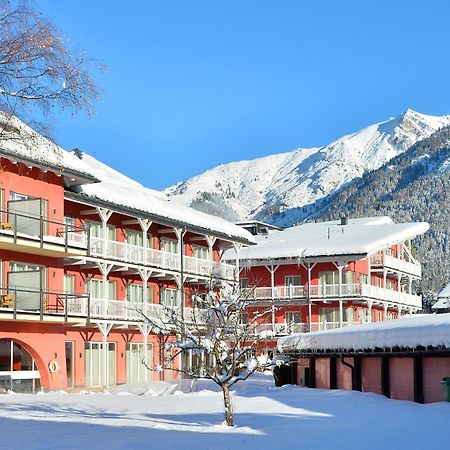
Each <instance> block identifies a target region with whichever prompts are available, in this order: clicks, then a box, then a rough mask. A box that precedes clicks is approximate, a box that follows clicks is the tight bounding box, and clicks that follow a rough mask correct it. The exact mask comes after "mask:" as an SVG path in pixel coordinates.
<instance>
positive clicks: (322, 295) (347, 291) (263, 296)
mask: <svg viewBox="0 0 450 450" xmlns="http://www.w3.org/2000/svg"><path fill="white" fill-rule="evenodd" d="M242 295H244V296H247V297H248V298H249V300H255V301H258V300H261V301H264V300H274V301H277V300H280V301H283V300H287V301H288V300H290V299H292V300H295V299H306V298H308V295H309V297H310V298H311V299H313V300H317V299H324V300H332V299H339V298H346V299H347V298H361V299H372V300H375V301H383V302H389V303H394V304H400V305H404V306H408V307H415V308H422V297H421V296H420V295H415V294H410V293H408V292H401V291H396V290H392V289H385V288H381V287H378V286H372V285H369V284H362V283H361V284H359V283H351V284H341V286H339V285H338V284H318V285H311V286H310V287H309V293H308V286H275V287H274V288H271V287H258V288H253V289H252V288H246V289H243V290H242Z"/></svg>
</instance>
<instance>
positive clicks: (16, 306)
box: [0, 286, 89, 321]
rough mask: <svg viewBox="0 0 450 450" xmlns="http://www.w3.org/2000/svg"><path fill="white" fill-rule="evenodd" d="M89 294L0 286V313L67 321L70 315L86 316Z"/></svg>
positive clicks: (13, 316) (15, 316)
mask: <svg viewBox="0 0 450 450" xmlns="http://www.w3.org/2000/svg"><path fill="white" fill-rule="evenodd" d="M88 304H89V296H88V295H87V294H83V295H75V294H71V293H67V292H55V291H47V290H45V289H40V288H27V287H21V286H8V287H5V288H0V314H6V315H8V316H11V317H12V318H13V319H16V318H17V317H22V316H25V315H26V316H28V317H31V318H33V319H34V320H45V321H68V318H69V316H70V317H86V316H87V305H88Z"/></svg>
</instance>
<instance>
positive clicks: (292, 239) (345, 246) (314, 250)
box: [225, 216, 429, 261]
mask: <svg viewBox="0 0 450 450" xmlns="http://www.w3.org/2000/svg"><path fill="white" fill-rule="evenodd" d="M428 229H429V225H428V223H425V222H415V223H393V221H392V219H390V218H389V217H385V216H382V217H365V218H361V219H349V220H348V224H347V225H340V221H330V222H320V223H305V224H302V225H298V226H295V227H291V228H286V229H285V230H282V231H272V232H271V233H270V234H268V235H267V236H256V242H257V244H258V245H256V246H254V247H249V248H245V249H243V250H242V251H241V252H240V258H241V260H244V261H245V260H273V259H301V258H312V257H319V256H336V255H368V254H372V253H374V252H377V251H378V250H381V249H383V248H385V247H387V246H389V245H392V244H395V243H398V242H403V241H405V240H407V239H411V238H414V237H415V236H417V235H419V234H422V233H425V232H426V231H427V230H428ZM233 258H234V255H233V251H231V250H230V251H228V252H227V253H226V255H225V259H233Z"/></svg>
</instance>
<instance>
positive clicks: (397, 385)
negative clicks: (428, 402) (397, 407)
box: [389, 357, 414, 400]
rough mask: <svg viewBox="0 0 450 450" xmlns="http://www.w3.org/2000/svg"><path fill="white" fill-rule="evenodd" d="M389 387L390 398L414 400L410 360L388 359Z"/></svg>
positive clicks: (411, 362)
mask: <svg viewBox="0 0 450 450" xmlns="http://www.w3.org/2000/svg"><path fill="white" fill-rule="evenodd" d="M389 386H390V392H391V398H395V399H398V400H414V370H413V359H412V358H404V357H403V358H401V357H397V358H390V359H389Z"/></svg>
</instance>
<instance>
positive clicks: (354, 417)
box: [0, 375, 450, 450]
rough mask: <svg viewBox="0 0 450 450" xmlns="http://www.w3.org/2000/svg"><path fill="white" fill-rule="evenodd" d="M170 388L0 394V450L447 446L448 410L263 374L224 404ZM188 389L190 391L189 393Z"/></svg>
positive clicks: (205, 390) (207, 388)
mask: <svg viewBox="0 0 450 450" xmlns="http://www.w3.org/2000/svg"><path fill="white" fill-rule="evenodd" d="M179 387H180V386H179V385H170V384H168V383H163V384H161V385H156V384H153V385H151V388H150V389H149V387H148V386H146V387H145V388H144V387H142V386H141V387H139V388H137V389H136V388H135V389H134V392H126V391H125V390H124V388H123V387H121V388H118V389H116V390H115V392H113V393H95V394H93V393H79V394H66V393H51V394H38V395H26V394H9V395H2V396H0V427H1V439H0V448H1V449H8V450H13V449H24V448H26V449H27V450H32V449H45V450H53V449H56V450H63V449H83V450H85V449H108V450H113V449H126V448H142V449H169V450H176V449H183V450H189V449H193V450H194V449H195V450H203V449H214V450H221V449H233V450H241V449H244V450H249V449H257V450H265V449H271V450H274V449H297V448H299V449H308V450H309V449H329V448H330V449H331V448H333V449H341V448H342V449H344V448H345V449H348V448H350V449H391V448H392V449H409V450H411V449H422V448H427V449H433V450H436V449H448V448H449V443H448V431H447V430H448V428H447V427H448V423H449V419H450V403H436V404H431V405H418V404H415V403H412V402H407V401H395V400H388V399H386V398H384V397H382V396H380V395H375V394H370V393H364V394H363V393H359V392H350V391H341V390H337V391H329V390H319V389H307V388H301V387H297V386H285V387H283V388H275V387H273V382H272V378H271V377H269V376H262V375H259V376H258V377H257V378H256V379H254V380H249V381H247V382H244V383H241V385H240V386H239V385H238V386H237V387H236V390H235V391H234V394H233V404H234V409H235V413H236V414H235V421H236V424H237V425H236V427H235V428H231V429H230V428H227V427H226V426H224V425H221V423H222V421H223V413H222V402H221V400H222V397H221V394H220V393H219V392H215V391H214V390H213V389H212V388H213V387H212V386H211V385H208V384H206V383H204V382H203V383H199V384H197V385H196V386H194V388H193V389H195V390H196V392H182V391H180V389H179ZM182 388H183V391H187V390H189V388H190V386H183V387H182Z"/></svg>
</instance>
